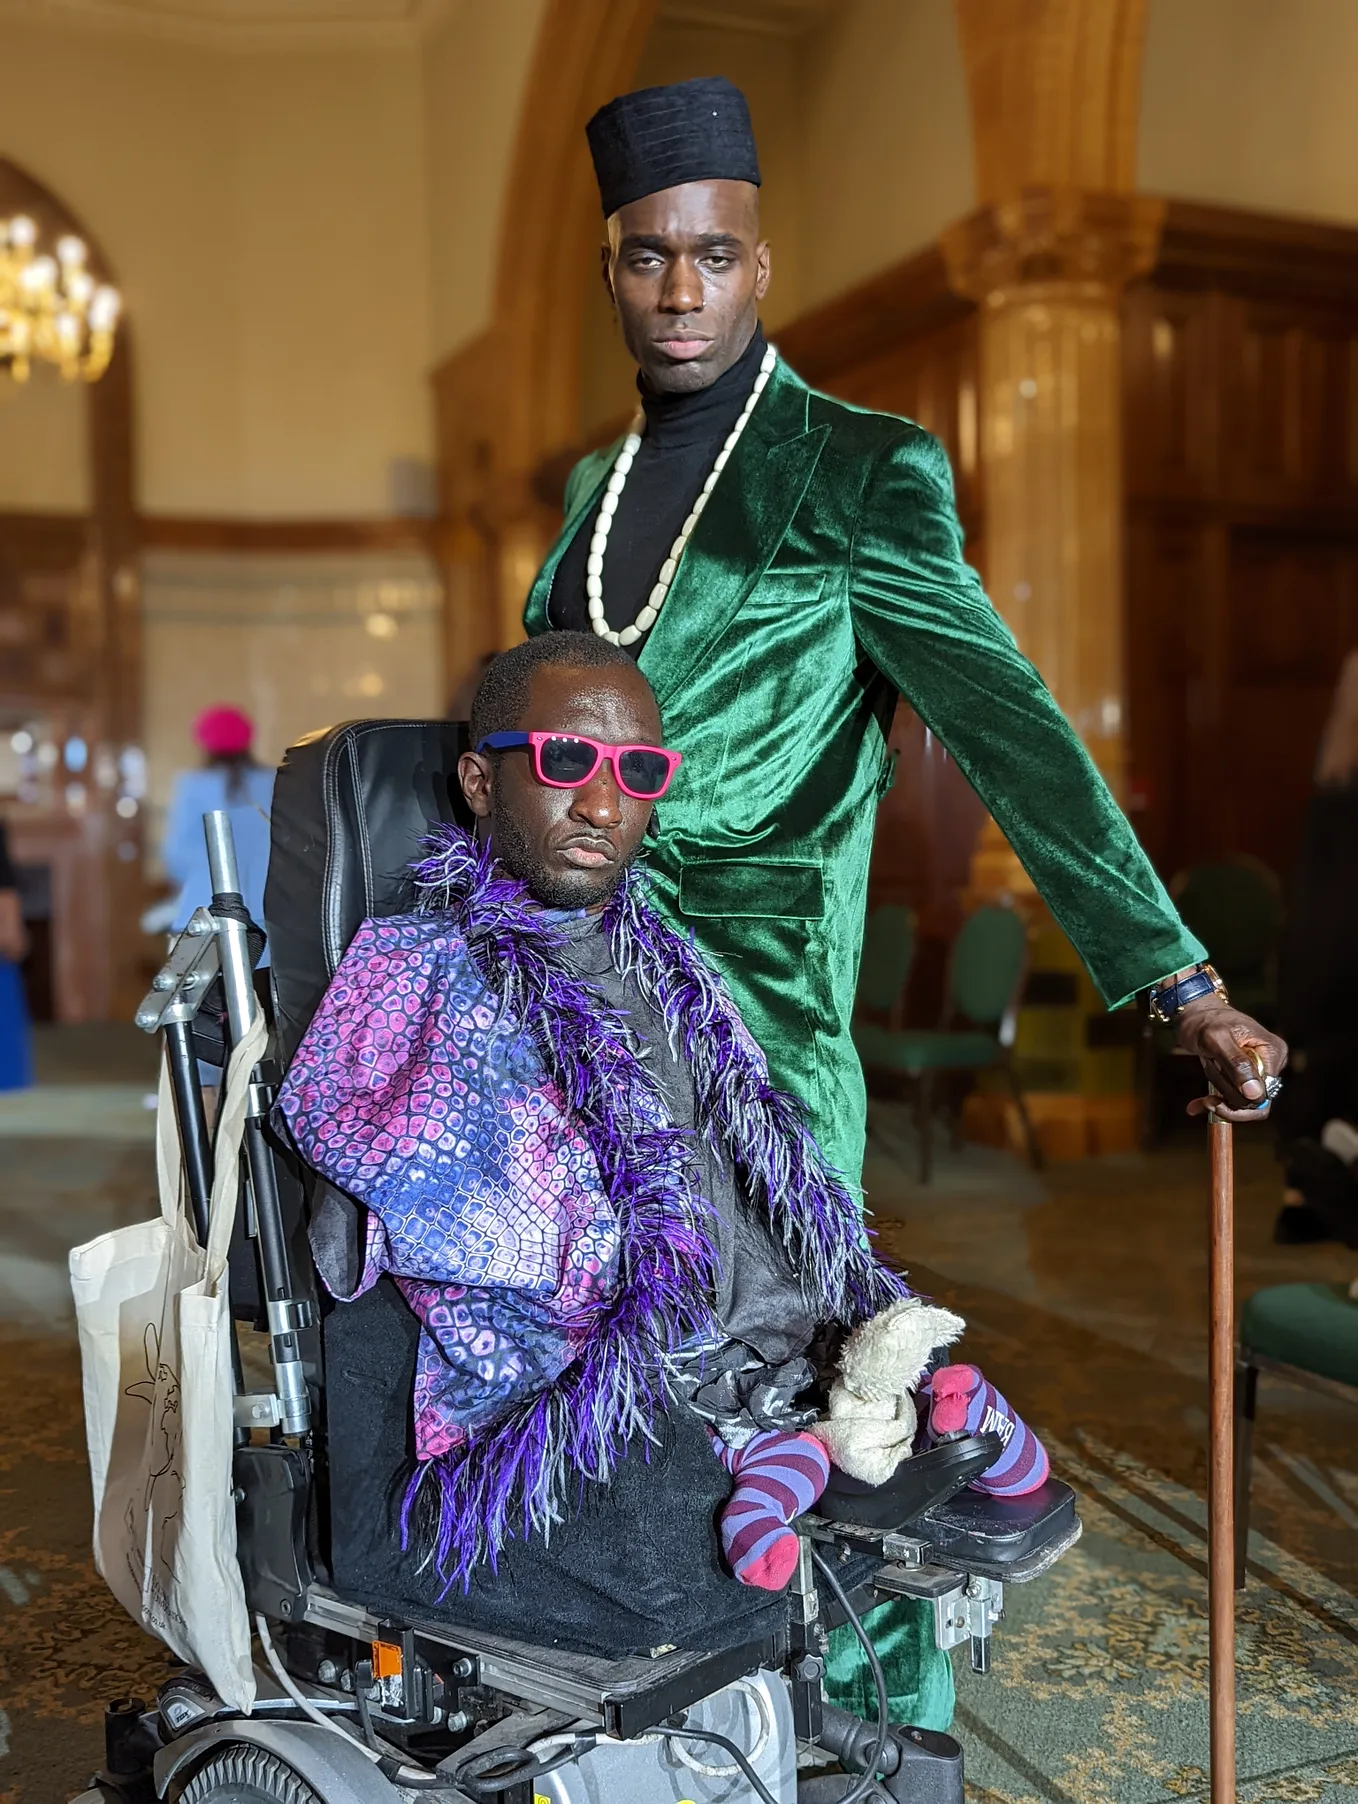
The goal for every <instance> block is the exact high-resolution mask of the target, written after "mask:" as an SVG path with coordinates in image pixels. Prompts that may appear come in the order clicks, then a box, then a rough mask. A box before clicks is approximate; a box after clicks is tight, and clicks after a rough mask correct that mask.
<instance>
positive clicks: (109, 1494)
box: [70, 1010, 266, 1711]
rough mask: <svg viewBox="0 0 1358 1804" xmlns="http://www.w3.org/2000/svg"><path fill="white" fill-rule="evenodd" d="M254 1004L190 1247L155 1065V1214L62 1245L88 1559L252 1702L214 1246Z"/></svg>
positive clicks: (170, 1113) (237, 1136)
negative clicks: (203, 1229) (76, 1380)
mask: <svg viewBox="0 0 1358 1804" xmlns="http://www.w3.org/2000/svg"><path fill="white" fill-rule="evenodd" d="M265 1039H266V1030H265V1026H264V1021H263V1017H262V1016H261V1014H260V1012H259V1011H258V1010H256V1011H255V1019H254V1022H253V1023H252V1025H251V1028H250V1030H249V1032H248V1033H247V1034H246V1035H245V1037H244V1038H243V1039H242V1041H241V1043H240V1044H239V1045H238V1046H237V1047H236V1049H235V1051H234V1052H233V1053H232V1055H231V1062H230V1064H229V1066H228V1067H227V1073H226V1082H225V1084H224V1085H223V1087H222V1100H221V1113H220V1119H219V1123H218V1127H217V1137H216V1171H215V1175H214V1180H213V1187H212V1202H211V1219H210V1226H209V1231H208V1243H207V1245H206V1247H204V1246H200V1245H199V1242H198V1237H197V1234H196V1232H195V1230H194V1227H193V1224H192V1220H191V1218H190V1215H189V1212H188V1208H187V1204H186V1197H185V1193H184V1186H183V1182H182V1172H181V1160H180V1148H179V1137H178V1134H177V1132H176V1129H175V1119H174V1107H173V1103H172V1100H171V1096H170V1087H169V1079H168V1075H167V1073H166V1072H165V1070H164V1069H163V1068H162V1071H161V1079H160V1098H159V1106H158V1109H157V1113H156V1166H157V1176H158V1179H159V1188H160V1214H159V1215H158V1216H157V1217H155V1219H154V1220H152V1221H146V1222H138V1223H136V1224H135V1225H134V1226H132V1227H127V1228H115V1229H114V1230H113V1232H112V1233H110V1234H101V1235H100V1236H99V1238H98V1239H97V1240H91V1241H90V1242H88V1243H87V1244H86V1245H85V1246H79V1247H76V1248H74V1249H73V1251H72V1253H71V1258H70V1269H71V1289H72V1291H73V1293H74V1296H75V1311H76V1324H77V1327H78V1329H79V1333H80V1357H81V1366H82V1372H83V1382H84V1393H85V1434H86V1440H87V1442H88V1446H89V1458H90V1477H91V1480H92V1483H93V1488H94V1562H95V1565H96V1566H97V1567H98V1569H99V1572H100V1574H101V1575H102V1576H103V1578H104V1580H105V1582H106V1583H107V1585H108V1587H109V1589H110V1590H111V1591H112V1592H113V1594H114V1596H115V1597H116V1598H117V1599H118V1601H119V1603H121V1604H122V1605H123V1607H124V1608H125V1609H126V1610H127V1611H128V1613H129V1614H130V1615H131V1616H133V1617H134V1618H135V1619H136V1620H137V1621H138V1622H140V1623H141V1624H142V1625H143V1627H145V1628H147V1629H149V1630H150V1632H151V1633H152V1634H153V1635H158V1636H159V1637H160V1639H161V1640H162V1641H164V1642H165V1643H166V1645H167V1646H168V1647H170V1648H171V1649H173V1651H174V1652H175V1653H176V1654H178V1655H179V1657H180V1659H182V1660H187V1661H189V1662H190V1664H192V1665H194V1666H199V1667H201V1668H202V1669H203V1671H204V1672H205V1673H206V1674H207V1677H208V1678H209V1680H210V1681H211V1682H212V1685H213V1687H214V1689H215V1690H216V1691H217V1693H218V1695H219V1696H220V1697H221V1698H222V1699H223V1701H224V1702H226V1703H228V1704H230V1705H232V1706H233V1707H234V1708H236V1709H238V1710H244V1711H249V1710H250V1709H251V1708H252V1707H253V1705H254V1701H255V1680H254V1670H253V1666H252V1663H251V1658H250V1619H249V1615H248V1613H247V1610H246V1605H245V1590H244V1586H243V1585H242V1583H241V1575H240V1568H239V1566H238V1565H237V1562H236V1511H235V1503H234V1501H233V1498H232V1489H233V1480H232V1472H231V1458H232V1449H233V1446H234V1439H233V1426H234V1423H233V1414H234V1407H233V1406H234V1394H235V1385H234V1381H233V1378H232V1372H231V1324H230V1317H229V1313H228V1310H229V1302H228V1298H227V1294H226V1283H225V1274H226V1255H227V1248H228V1247H229V1245H230V1241H231V1229H232V1226H233V1224H234V1222H235V1218H236V1201H237V1194H238V1190H239V1169H240V1145H241V1139H242V1137H243V1134H244V1127H245V1108H246V1103H247V1100H248V1096H249V1087H250V1078H251V1074H252V1073H253V1071H254V1068H255V1066H256V1064H257V1063H258V1062H259V1060H260V1058H262V1057H263V1054H264V1046H265Z"/></svg>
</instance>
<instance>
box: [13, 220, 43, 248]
mask: <svg viewBox="0 0 1358 1804" xmlns="http://www.w3.org/2000/svg"><path fill="white" fill-rule="evenodd" d="M9 241H10V243H11V244H12V245H15V246H16V247H17V248H18V249H20V250H26V249H29V248H30V247H31V246H33V245H34V244H36V243H37V241H38V228H37V226H36V224H35V223H34V222H33V220H31V219H30V218H29V217H28V215H27V214H26V213H16V214H15V216H14V218H13V219H11V220H10V222H9Z"/></svg>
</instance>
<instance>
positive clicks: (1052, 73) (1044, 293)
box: [942, 0, 1164, 1154]
mask: <svg viewBox="0 0 1358 1804" xmlns="http://www.w3.org/2000/svg"><path fill="white" fill-rule="evenodd" d="M955 7H956V15H957V21H958V31H959V37H960V41H961V47H962V55H963V60H964V64H965V67H966V72H967V83H968V90H969V95H970V101H971V115H972V136H973V146H974V151H975V160H976V176H977V198H978V201H979V203H980V205H979V207H978V209H977V211H976V212H975V213H973V214H972V215H970V216H969V217H968V218H966V219H964V220H961V221H959V222H958V223H957V224H956V225H954V226H952V227H950V228H949V229H948V230H947V231H946V232H945V233H944V234H943V237H942V250H943V255H944V259H945V261H946V264H947V268H948V275H949V280H950V282H951V283H952V286H953V287H954V289H955V290H956V291H957V292H958V293H959V294H961V295H964V296H966V297H967V298H968V299H970V300H973V301H975V302H976V304H977V332H978V347H977V360H978V404H979V413H980V452H981V455H980V464H981V482H982V485H983V488H984V492H985V498H986V502H985V510H986V518H985V556H986V578H987V588H988V589H989V592H990V595H991V597H992V599H993V600H994V602H995V605H996V606H997V607H998V608H999V610H1000V612H1001V613H1002V614H1003V615H1004V616H1005V618H1006V619H1007V620H1008V621H1009V623H1010V625H1011V626H1012V627H1013V629H1014V632H1015V635H1016V637H1017V638H1018V641H1019V644H1020V645H1021V646H1022V648H1023V650H1024V651H1025V652H1027V653H1028V655H1029V656H1030V657H1031V658H1032V660H1033V662H1034V663H1035V664H1036V665H1037V667H1038V669H1039V671H1040V672H1041V673H1042V675H1043V677H1044V678H1045V680H1046V682H1047V684H1048V686H1049V687H1050V688H1051V690H1052V693H1053V694H1054V695H1055V697H1056V700H1057V702H1058V703H1059V704H1060V706H1061V708H1062V709H1063V710H1064V712H1065V714H1066V716H1067V718H1068V719H1069V720H1070V721H1071V723H1072V725H1073V726H1074V727H1075V729H1076V731H1077V732H1078V733H1079V734H1080V736H1081V738H1082V739H1083V740H1084V742H1085V744H1086V746H1087V747H1088V748H1089V751H1090V753H1091V755H1092V756H1093V758H1094V760H1095V762H1096V763H1097V764H1098V766H1099V768H1100V769H1101V770H1102V772H1103V774H1104V776H1105V777H1106V778H1107V780H1108V782H1109V783H1110V784H1111V786H1112V788H1113V790H1114V793H1115V794H1117V793H1120V792H1121V791H1122V789H1123V783H1124V776H1125V771H1126V765H1127V702H1126V682H1125V672H1124V649H1123V648H1124V640H1125V617H1124V608H1123V540H1122V518H1123V508H1124V482H1123V472H1122V419H1121V340H1120V313H1119V309H1120V302H1121V296H1122V291H1123V289H1124V288H1125V286H1126V284H1127V283H1128V282H1129V281H1131V280H1132V279H1133V278H1134V277H1136V276H1138V275H1140V274H1142V273H1143V272H1145V271H1146V270H1148V269H1149V268H1151V266H1152V265H1153V263H1154V261H1155V255H1156V250H1157V246H1158V243H1159V236H1160V230H1161V226H1162V222H1163V215H1164V203H1163V202H1161V201H1158V200H1153V199H1150V198H1147V197H1143V196H1137V195H1134V194H1133V193H1131V188H1132V184H1133V178H1134V173H1135V162H1136V126H1137V114H1138V108H1139V98H1140V80H1141V44H1142V35H1143V30H1144V23H1145V0H955ZM1053 804H1054V805H1055V806H1060V798H1059V797H1054V798H1053ZM970 888H971V899H972V900H973V901H981V900H984V899H999V900H1008V901H1010V902H1012V903H1015V904H1017V905H1018V906H1020V907H1021V908H1023V910H1024V912H1025V913H1026V914H1027V915H1028V916H1029V919H1030V923H1031V935H1030V937H1031V946H1032V966H1033V970H1034V972H1035V973H1042V974H1043V976H1044V978H1047V977H1050V978H1051V979H1054V980H1055V981H1054V982H1052V981H1048V982H1045V983H1044V985H1043V992H1044V996H1045V998H1046V1001H1047V1005H1046V1006H1043V1007H1040V1008H1037V1007H1035V1008H1033V1009H1031V1010H1027V1011H1024V1013H1023V1015H1021V1017H1020V1026H1019V1039H1018V1042H1017V1045H1016V1052H1017V1053H1018V1056H1019V1058H1020V1060H1021V1061H1022V1063H1023V1064H1024V1066H1025V1067H1026V1069H1025V1076H1026V1077H1027V1079H1028V1081H1029V1083H1031V1084H1033V1085H1034V1086H1035V1087H1037V1088H1039V1089H1047V1090H1049V1091H1050V1094H1049V1095H1048V1096H1046V1097H1042V1098H1038V1099H1036V1101H1037V1102H1038V1103H1039V1104H1040V1105H1042V1106H1039V1107H1035V1108H1034V1115H1035V1118H1036V1119H1037V1121H1038V1126H1039V1133H1041V1134H1042V1137H1043V1140H1044V1143H1045V1144H1046V1146H1047V1149H1048V1151H1049V1152H1052V1153H1058V1154H1059V1153H1080V1152H1085V1151H1089V1152H1094V1151H1101V1150H1111V1149H1112V1148H1114V1147H1118V1146H1121V1145H1124V1144H1130V1142H1131V1139H1132V1136H1133V1124H1134V1111H1133V1107H1132V1096H1131V1081H1132V1064H1131V1054H1130V1051H1128V1050H1125V1049H1123V1050H1119V1049H1118V1048H1117V1047H1115V1046H1112V1045H1110V1044H1107V1043H1106V1042H1105V1041H1104V1040H1103V1039H1101V1038H1100V1037H1099V1036H1098V1035H1096V1034H1091V1031H1090V1028H1089V1027H1088V1026H1087V1023H1090V1022H1092V1019H1093V1018H1094V1017H1095V1016H1097V1015H1101V1013H1102V1007H1101V1004H1100V1003H1099V1002H1098V999H1097V997H1096V996H1095V993H1094V990H1093V985H1092V984H1091V982H1090V980H1089V978H1088V977H1087V975H1086V974H1085V973H1084V971H1083V969H1082V967H1081V966H1080V963H1079V960H1078V958H1077V957H1076V955H1075V953H1074V950H1073V948H1072V947H1071V946H1070V945H1069V944H1068V943H1067V942H1066V941H1065V939H1064V937H1063V936H1062V935H1061V934H1060V933H1059V931H1058V930H1057V929H1056V927H1055V925H1054V923H1053V922H1052V921H1051V919H1050V917H1049V916H1048V915H1047V913H1046V910H1045V909H1043V908H1042V907H1041V906H1040V904H1039V903H1038V900H1037V897H1036V895H1035V893H1034V891H1033V887H1032V884H1031V883H1030V881H1029V880H1028V878H1027V877H1026V875H1025V874H1024V872H1023V870H1022V868H1021V866H1020V865H1019V862H1018V859H1017V858H1016V857H1015V856H1014V854H1013V852H1012V851H1011V850H1010V848H1009V847H1008V845H1007V844H1006V843H1005V841H1004V839H1003V837H1002V835H1001V834H1000V832H999V829H998V828H997V827H996V826H995V825H994V823H993V822H988V823H987V825H986V827H985V829H984V830H983V832H982V835H981V838H980V841H979V844H978V847H977V851H976V854H975V857H974V858H973V862H972V872H971V885H970ZM1058 996H1059V997H1064V998H1065V999H1066V1000H1065V1001H1064V1002H1062V1003H1060V1004H1057V1003H1056V1002H1054V1001H1053V998H1055V997H1058Z"/></svg>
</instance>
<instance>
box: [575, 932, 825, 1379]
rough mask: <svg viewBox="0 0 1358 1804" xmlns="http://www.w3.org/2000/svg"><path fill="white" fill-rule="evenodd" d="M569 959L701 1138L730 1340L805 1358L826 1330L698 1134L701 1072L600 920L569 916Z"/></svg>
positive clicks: (765, 1353) (765, 1357) (679, 1116)
mask: <svg viewBox="0 0 1358 1804" xmlns="http://www.w3.org/2000/svg"><path fill="white" fill-rule="evenodd" d="M562 925H563V927H564V928H565V931H566V935H567V944H566V947H565V950H564V955H563V956H564V960H565V963H566V964H567V965H568V967H569V968H570V969H571V971H572V972H573V973H574V975H575V976H577V977H579V978H582V979H584V980H586V981H587V982H588V983H589V985H590V987H591V988H592V989H594V990H596V991H597V993H598V994H599V996H600V998H601V999H602V1000H603V1002H604V1003H605V1004H606V1005H607V1006H608V1007H609V1008H611V1009H613V1010H615V1011H616V1012H617V1013H618V1014H620V1015H624V1016H626V1018H627V1022H628V1026H629V1028H630V1030H631V1032H632V1034H633V1036H634V1043H635V1046H636V1050H637V1053H638V1056H639V1057H641V1058H642V1059H644V1060H645V1061H646V1063H647V1065H648V1066H649V1068H650V1070H651V1071H652V1072H653V1073H654V1076H655V1081H656V1085H657V1087H658V1089H659V1091H660V1094H661V1097H662V1098H663V1100H664V1103H665V1106H666V1108H667V1109H668V1110H669V1113H670V1116H671V1118H672V1119H673V1121H674V1123H675V1125H676V1127H681V1128H684V1129H686V1130H688V1132H690V1133H691V1134H692V1135H693V1137H694V1153H695V1156H696V1158H697V1162H698V1175H699V1187H700V1189H701V1192H702V1194H703V1196H704V1198H705V1199H706V1201H707V1202H708V1203H709V1204H710V1205H711V1209H712V1217H713V1219H712V1223H711V1232H712V1234H713V1238H714V1240H715V1242H716V1252H717V1267H718V1274H719V1276H718V1281H717V1295H716V1298H715V1299H714V1301H715V1305H716V1314H717V1320H718V1323H719V1324H720V1326H721V1328H722V1330H723V1331H724V1333H725V1334H726V1335H727V1336H728V1337H729V1339H731V1340H734V1341H739V1342H741V1343H742V1344H743V1345H744V1346H747V1347H749V1348H750V1349H751V1350H752V1351H753V1352H755V1353H756V1354H757V1355H758V1356H759V1358H760V1359H761V1360H762V1361H764V1363H765V1364H766V1365H769V1366H781V1365H782V1364H784V1362H785V1361H788V1360H790V1359H795V1358H796V1357H797V1356H798V1355H799V1354H801V1353H804V1352H805V1351H806V1349H807V1347H809V1346H810V1344H811V1341H812V1339H813V1337H814V1335H815V1331H816V1328H817V1326H818V1325H819V1324H818V1323H817V1322H816V1320H815V1316H814V1313H813V1312H812V1310H811V1309H810V1307H809V1306H808V1304H807V1301H806V1298H805V1297H804V1296H803V1294H802V1289H801V1286H800V1284H798V1282H797V1279H796V1276H795V1274H794V1273H793V1270H792V1267H791V1264H790V1263H789V1260H788V1258H787V1255H786V1253H785V1252H784V1250H783V1248H782V1246H781V1245H780V1244H779V1242H778V1241H777V1240H776V1239H775V1238H774V1235H773V1232H772V1230H771V1228H770V1227H769V1225H768V1222H767V1221H766V1220H763V1219H761V1217H760V1216H759V1214H758V1213H757V1212H756V1210H755V1209H754V1208H752V1207H751V1205H750V1203H749V1200H748V1198H747V1197H746V1196H745V1194H744V1190H743V1187H742V1186H741V1184H740V1182H739V1177H738V1174H737V1172H736V1170H735V1168H734V1166H733V1165H732V1163H731V1161H730V1160H729V1159H728V1158H727V1157H725V1155H724V1154H722V1153H721V1152H720V1151H718V1149H717V1148H716V1147H714V1146H713V1145H712V1142H711V1140H710V1139H709V1137H708V1136H707V1135H706V1134H704V1133H702V1132H701V1131H700V1130H699V1128H698V1119H697V1117H698V1099H697V1093H696V1091H695V1088H694V1083H693V1073H692V1071H691V1070H690V1069H689V1068H688V1066H687V1065H685V1064H684V1063H683V1061H682V1060H681V1059H680V1058H679V1057H678V1055H677V1054H676V1053H675V1051H674V1049H673V1048H672V1047H671V1045H670V1043H669V1038H668V1036H667V1034H666V1032H665V1024H664V1022H663V1021H662V1020H661V1018H660V1015H659V1013H658V1012H657V1011H656V1010H655V1009H653V1008H652V1007H651V1005H650V1004H649V1003H648V1002H647V1000H646V998H645V996H644V995H643V994H642V992H641V987H640V985H639V984H638V983H637V980H636V977H635V975H634V974H633V973H631V972H622V971H619V970H618V968H617V966H616V964H615V963H614V961H613V950H612V947H611V946H610V944H609V941H608V935H607V934H606V933H604V932H603V930H602V928H603V921H602V917H601V916H599V915H581V916H576V917H567V918H566V919H565V920H564V921H563V922H562Z"/></svg>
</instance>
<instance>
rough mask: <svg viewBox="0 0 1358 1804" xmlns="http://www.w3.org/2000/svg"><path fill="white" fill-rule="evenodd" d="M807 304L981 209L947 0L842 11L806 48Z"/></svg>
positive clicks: (853, 4) (870, 4) (803, 233)
mask: <svg viewBox="0 0 1358 1804" xmlns="http://www.w3.org/2000/svg"><path fill="white" fill-rule="evenodd" d="M800 57H801V66H802V96H803V98H802V111H801V119H800V122H799V123H800V127H801V132H800V137H801V146H802V183H803V200H802V217H801V228H800V235H799V236H800V244H801V256H800V264H799V276H800V291H801V301H802V305H803V306H805V307H812V306H815V305H816V304H817V303H818V302H820V301H825V300H828V299H830V298H831V296H833V295H836V294H839V293H841V292H842V291H843V290H844V289H846V288H852V287H853V286H854V285H855V284H856V283H858V282H861V281H863V280H865V279H866V278H867V277H868V276H870V275H873V274H875V273H876V272H877V271H878V270H880V269H884V268H886V267H887V266H888V265H889V264H891V263H895V262H897V261H898V260H899V259H900V258H902V257H906V256H909V255H910V253H911V252H912V251H917V250H919V249H920V248H921V247H922V246H923V245H925V244H928V243H929V242H930V241H931V240H932V239H934V238H936V237H937V236H938V234H939V232H940V231H941V230H942V228H943V227H944V226H945V225H947V224H949V223H950V222H951V221H952V220H954V219H957V218H958V217H959V216H960V215H961V214H963V213H967V212H969V211H970V210H971V208H972V207H973V206H974V205H975V204H976V201H975V194H976V184H975V176H974V173H973V167H972V154H971V124H970V118H969V115H968V111H967V94H966V79H965V75H964V72H963V68H962V53H961V48H960V45H959V43H958V38H957V25H956V21H955V18H954V14H953V9H952V5H951V0H846V3H845V4H843V5H841V6H839V7H836V8H834V9H833V10H832V11H831V12H830V14H829V15H828V16H827V18H826V20H825V22H824V24H823V25H821V26H820V27H819V28H818V29H817V30H816V31H815V32H813V33H811V34H810V35H809V36H808V37H806V38H804V39H803V40H802V41H801V46H800Z"/></svg>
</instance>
